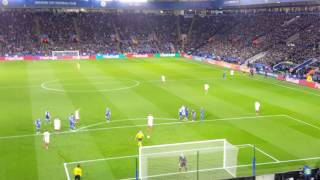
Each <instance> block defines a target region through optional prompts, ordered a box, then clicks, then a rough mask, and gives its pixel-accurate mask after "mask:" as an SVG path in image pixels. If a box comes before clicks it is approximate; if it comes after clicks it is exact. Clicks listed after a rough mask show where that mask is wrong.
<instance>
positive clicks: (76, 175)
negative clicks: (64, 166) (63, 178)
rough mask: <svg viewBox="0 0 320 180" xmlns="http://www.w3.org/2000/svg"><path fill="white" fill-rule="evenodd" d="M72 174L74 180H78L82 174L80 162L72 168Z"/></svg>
mask: <svg viewBox="0 0 320 180" xmlns="http://www.w3.org/2000/svg"><path fill="white" fill-rule="evenodd" d="M73 174H74V179H75V180H80V178H81V176H82V169H81V168H80V164H78V165H77V167H75V168H74V169H73Z"/></svg>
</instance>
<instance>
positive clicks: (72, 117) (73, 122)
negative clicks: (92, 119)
mask: <svg viewBox="0 0 320 180" xmlns="http://www.w3.org/2000/svg"><path fill="white" fill-rule="evenodd" d="M75 123H76V119H75V117H74V115H73V114H71V115H70V116H69V125H70V130H75V129H76V127H75Z"/></svg>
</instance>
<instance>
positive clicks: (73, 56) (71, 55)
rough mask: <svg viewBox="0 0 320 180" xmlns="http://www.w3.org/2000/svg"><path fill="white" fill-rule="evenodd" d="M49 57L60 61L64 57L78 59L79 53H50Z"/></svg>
mask: <svg viewBox="0 0 320 180" xmlns="http://www.w3.org/2000/svg"><path fill="white" fill-rule="evenodd" d="M51 55H52V57H53V58H54V59H61V58H65V57H69V58H70V57H72V58H74V59H80V52H79V51H52V52H51Z"/></svg>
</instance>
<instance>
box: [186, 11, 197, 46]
mask: <svg viewBox="0 0 320 180" xmlns="http://www.w3.org/2000/svg"><path fill="white" fill-rule="evenodd" d="M195 20H196V16H193V18H192V21H191V24H190V27H189V30H188V41H187V43H190V42H191V37H192V29H193V24H194V22H195Z"/></svg>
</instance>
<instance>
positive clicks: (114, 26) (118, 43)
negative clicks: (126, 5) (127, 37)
mask: <svg viewBox="0 0 320 180" xmlns="http://www.w3.org/2000/svg"><path fill="white" fill-rule="evenodd" d="M111 23H112V27H113V29H114V32H115V33H116V39H117V41H116V42H117V51H118V52H119V53H120V52H121V48H120V35H119V32H118V28H117V27H116V25H115V23H114V22H113V21H111Z"/></svg>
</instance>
